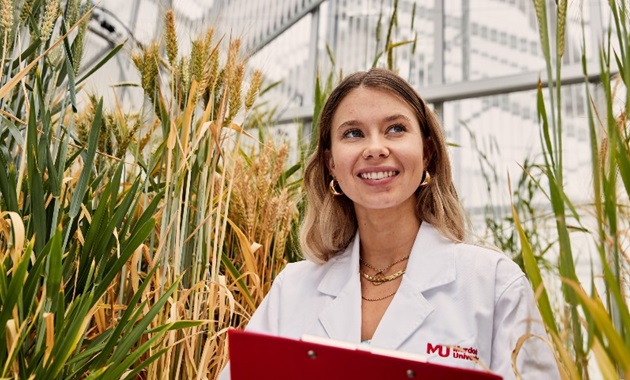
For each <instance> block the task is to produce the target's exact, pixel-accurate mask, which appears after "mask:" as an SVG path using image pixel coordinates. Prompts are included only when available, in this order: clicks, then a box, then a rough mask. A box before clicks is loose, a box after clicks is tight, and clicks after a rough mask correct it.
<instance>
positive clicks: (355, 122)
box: [336, 114, 411, 130]
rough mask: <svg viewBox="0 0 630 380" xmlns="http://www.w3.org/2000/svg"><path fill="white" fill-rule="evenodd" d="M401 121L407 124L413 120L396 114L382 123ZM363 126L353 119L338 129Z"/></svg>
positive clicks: (340, 125)
mask: <svg viewBox="0 0 630 380" xmlns="http://www.w3.org/2000/svg"><path fill="white" fill-rule="evenodd" d="M399 119H404V120H406V121H407V122H410V123H411V119H409V118H408V117H407V116H405V115H403V114H394V115H390V116H387V117H385V118H384V119H383V120H382V122H383V123H388V122H392V121H396V120H399ZM362 124H363V123H361V122H360V121H358V120H354V119H353V120H348V121H344V122H343V123H341V124H339V125H338V126H337V128H336V129H337V130H338V129H341V128H343V127H355V126H357V125H362Z"/></svg>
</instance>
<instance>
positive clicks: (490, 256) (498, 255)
mask: <svg viewBox="0 0 630 380" xmlns="http://www.w3.org/2000/svg"><path fill="white" fill-rule="evenodd" d="M454 250H455V256H456V263H457V267H458V272H459V273H468V274H470V275H475V276H477V277H479V278H486V279H487V280H488V281H493V282H494V286H495V288H496V289H497V291H498V292H499V293H501V292H502V290H505V289H506V288H508V287H509V286H511V285H512V284H514V283H515V282H518V281H523V280H524V279H525V278H526V277H525V273H524V272H523V270H522V269H521V267H519V266H518V264H516V263H515V262H514V260H512V258H511V257H509V256H508V255H507V254H506V253H504V252H502V251H500V250H499V249H498V248H496V247H492V246H488V245H483V244H476V243H455V244H454Z"/></svg>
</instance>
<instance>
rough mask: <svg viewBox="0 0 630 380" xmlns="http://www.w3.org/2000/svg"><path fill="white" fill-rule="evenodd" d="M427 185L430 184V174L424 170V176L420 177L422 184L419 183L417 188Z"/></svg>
mask: <svg viewBox="0 0 630 380" xmlns="http://www.w3.org/2000/svg"><path fill="white" fill-rule="evenodd" d="M429 183H431V174H429V171H428V170H425V171H424V174H423V175H422V182H421V183H420V186H419V187H425V186H426V185H428V184H429Z"/></svg>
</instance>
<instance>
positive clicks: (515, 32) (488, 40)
mask: <svg viewBox="0 0 630 380" xmlns="http://www.w3.org/2000/svg"><path fill="white" fill-rule="evenodd" d="M547 6H548V13H549V14H550V15H555V12H556V9H555V4H554V3H553V2H548V5H547ZM598 7H599V4H596V5H594V6H593V5H589V6H581V3H580V2H569V6H568V9H567V30H566V36H567V37H566V44H565V54H564V57H563V61H564V63H565V64H578V63H579V62H580V59H581V52H582V45H583V44H582V22H584V26H585V30H584V32H585V33H584V34H585V41H586V47H587V51H590V52H594V51H595V50H594V47H595V46H597V45H596V44H595V43H596V40H595V39H594V37H593V36H601V33H592V30H591V29H592V28H593V27H595V28H596V29H597V30H600V22H599V21H598V20H599V18H595V19H593V20H595V21H597V22H592V19H591V13H592V12H599V10H597V8H598ZM445 13H446V15H445V18H446V22H445V31H444V34H445V41H444V56H445V58H444V61H445V67H444V71H445V82H446V83H454V82H460V81H466V80H479V79H483V78H487V77H496V76H505V75H512V74H519V73H524V72H530V71H542V70H546V68H545V61H544V58H543V55H542V50H541V47H540V37H539V34H538V31H537V21H536V12H535V10H534V5H533V2H532V1H528V0H476V1H471V0H445ZM551 18H552V19H553V20H554V22H555V17H551ZM550 30H553V31H555V26H554V25H550ZM550 35H551V39H552V41H551V46H553V45H554V44H555V37H553V36H554V34H550ZM552 51H554V49H553V48H552ZM591 56H593V57H594V56H596V55H594V54H593V55H591Z"/></svg>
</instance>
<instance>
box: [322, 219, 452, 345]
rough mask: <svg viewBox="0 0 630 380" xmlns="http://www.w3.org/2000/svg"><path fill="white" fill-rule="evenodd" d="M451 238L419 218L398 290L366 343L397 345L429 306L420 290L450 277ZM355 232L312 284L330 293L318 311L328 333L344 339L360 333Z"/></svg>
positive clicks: (353, 337)
mask: <svg viewBox="0 0 630 380" xmlns="http://www.w3.org/2000/svg"><path fill="white" fill-rule="evenodd" d="M453 244H454V243H453V242H451V241H450V240H448V239H446V238H444V237H443V236H442V235H441V234H440V233H439V232H438V230H437V229H436V228H435V227H433V226H432V225H430V224H429V223H427V222H423V223H422V225H421V227H420V229H419V230H418V235H417V236H416V240H415V242H414V244H413V247H412V249H411V256H410V257H409V262H408V263H407V270H406V273H405V275H404V276H403V280H402V282H401V284H400V287H399V289H398V292H397V293H396V295H395V296H394V299H393V300H392V302H391V304H390V305H389V307H388V309H387V311H386V312H385V315H383V319H382V320H381V322H380V324H379V326H378V328H377V330H376V332H375V334H374V337H373V339H372V344H374V345H378V346H379V347H383V348H390V349H397V348H398V347H400V345H402V344H403V343H404V341H405V340H406V339H407V338H408V337H409V336H410V335H411V334H412V333H413V332H414V331H415V330H416V329H417V328H418V327H419V326H420V325H421V324H422V322H423V321H424V320H425V318H426V317H427V316H428V315H429V314H430V313H431V311H433V306H432V305H431V304H430V303H429V302H428V301H427V300H426V298H425V297H424V296H423V295H422V292H424V291H427V290H429V289H432V288H436V287H439V286H443V285H446V284H448V283H451V282H453V281H455V277H456V268H455V255H454V252H453ZM359 246H360V240H359V234H358V233H357V235H356V236H355V238H354V240H353V241H352V242H351V243H350V244H349V245H348V247H347V248H346V249H345V250H344V251H343V252H342V253H340V254H339V255H337V256H336V257H334V258H332V259H331V260H332V262H330V263H328V265H329V266H330V268H329V269H328V271H327V273H326V275H325V276H324V277H323V279H322V281H321V282H320V284H319V286H318V290H319V291H320V292H322V293H324V294H327V295H330V296H333V297H335V299H334V300H333V301H332V302H330V304H328V305H327V306H326V307H325V308H324V310H323V311H322V312H321V313H320V315H319V321H320V323H321V324H322V326H323V327H324V330H325V331H326V333H327V334H328V336H329V337H330V338H332V339H339V340H344V341H349V342H358V341H360V338H361V281H360V278H359V254H360V250H359Z"/></svg>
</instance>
